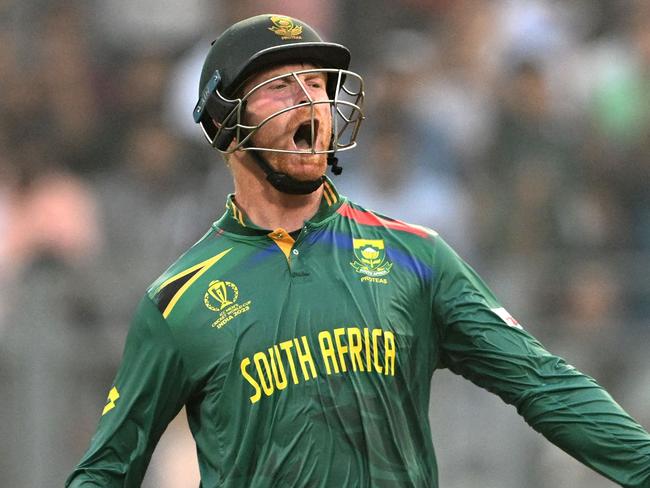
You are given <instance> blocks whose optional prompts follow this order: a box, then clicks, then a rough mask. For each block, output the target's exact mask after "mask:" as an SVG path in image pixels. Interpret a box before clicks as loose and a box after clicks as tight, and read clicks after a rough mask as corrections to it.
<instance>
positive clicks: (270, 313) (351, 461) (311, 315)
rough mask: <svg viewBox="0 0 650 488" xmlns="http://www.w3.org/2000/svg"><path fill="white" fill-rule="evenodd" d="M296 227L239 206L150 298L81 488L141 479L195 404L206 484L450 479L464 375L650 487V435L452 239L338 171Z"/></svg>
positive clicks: (429, 483) (396, 483)
mask: <svg viewBox="0 0 650 488" xmlns="http://www.w3.org/2000/svg"><path fill="white" fill-rule="evenodd" d="M293 236H295V239H294V237H293ZM293 236H292V234H289V233H287V232H286V231H285V230H283V229H274V230H269V229H260V228H258V227H256V226H255V225H254V224H253V223H252V222H250V221H249V220H248V219H247V217H246V215H245V214H244V213H243V212H242V210H241V209H239V208H238V207H237V206H236V204H235V200H234V199H233V198H232V197H230V198H229V200H228V204H227V209H226V213H225V214H224V216H223V217H222V218H221V219H220V220H219V221H217V222H216V223H215V224H214V225H213V226H212V228H211V229H210V231H209V232H208V233H207V234H206V235H205V236H204V237H203V238H202V239H201V240H200V241H199V242H198V243H197V244H195V245H194V246H193V247H192V248H191V249H190V250H189V251H188V252H187V253H185V254H184V255H183V256H182V257H181V258H180V259H179V260H178V261H177V262H176V263H175V264H173V265H172V266H171V267H170V268H169V269H168V270H167V271H166V272H165V273H164V274H163V275H162V276H161V277H160V278H159V279H158V280H157V281H156V282H155V283H154V284H153V285H152V286H151V287H150V288H149V290H148V291H147V294H146V296H145V297H144V298H143V300H142V302H141V303H140V305H139V308H138V310H137V312H136V316H135V319H134V321H133V324H132V327H131V330H130V333H129V336H128V338H127V342H126V346H125V351H124V357H123V362H122V365H121V367H120V369H119V372H118V374H117V377H116V379H115V382H114V385H112V387H111V389H110V392H109V395H108V400H107V403H106V406H105V408H104V411H103V413H102V417H101V420H100V423H99V427H98V430H97V433H96V434H95V436H94V437H93V439H92V441H91V446H90V448H89V450H88V451H87V453H86V455H85V456H84V458H83V459H82V461H81V463H80V464H79V465H78V466H77V468H76V470H75V471H74V472H73V474H72V475H71V476H70V478H69V480H68V486H71V487H80V486H102V487H118V486H120V487H122V486H128V487H134V486H139V484H140V483H141V480H142V478H143V476H144V472H145V470H146V467H147V464H148V462H149V459H150V457H151V454H152V452H153V449H154V447H155V445H156V442H157V441H158V439H159V437H160V436H161V434H162V433H163V431H164V429H165V427H166V425H167V423H168V422H169V421H170V420H171V419H172V418H173V417H174V416H175V415H176V414H177V413H178V412H179V410H180V409H181V408H182V407H183V406H186V409H187V415H188V421H189V426H190V429H191V431H192V434H193V436H194V439H195V441H196V446H197V452H198V459H199V467H200V472H201V479H202V483H201V486H202V487H203V488H216V487H232V488H240V487H244V486H246V487H249V486H250V487H270V486H277V487H342V486H345V487H436V486H437V466H436V460H435V455H434V449H433V445H432V441H431V434H430V429H429V421H428V408H429V393H430V391H429V390H430V380H431V376H432V374H433V372H434V370H436V369H437V368H449V369H451V370H452V371H454V372H456V373H459V374H462V375H463V376H465V377H467V378H468V379H470V380H471V381H473V382H475V383H476V384H478V385H480V386H482V387H484V388H486V389H488V390H490V391H492V392H494V393H496V394H498V395H499V396H500V397H501V398H502V399H503V400H504V401H505V402H507V403H509V404H512V405H515V406H516V408H517V409H518V411H519V412H520V413H521V414H522V415H523V416H524V417H525V419H526V421H527V422H528V423H529V424H530V425H531V426H533V427H534V428H535V429H537V430H538V431H540V432H542V433H543V434H544V435H545V436H547V437H548V438H549V439H550V440H551V441H552V442H554V443H556V444H557V445H558V446H560V447H561V448H563V449H565V450H566V451H567V452H569V453H570V454H571V455H573V456H575V457H576V458H578V459H579V460H581V461H582V462H584V463H585V464H587V465H588V466H591V467H592V468H594V469H595V470H597V471H599V472H600V473H602V474H604V475H605V476H607V477H609V478H610V479H612V480H614V481H617V482H618V483H620V484H622V485H624V486H629V487H650V436H648V434H647V433H646V432H645V431H644V430H643V429H642V427H640V426H639V425H638V424H637V423H636V422H634V421H633V420H632V419H631V418H630V417H629V416H628V415H627V414H626V413H625V412H624V411H623V410H622V409H621V408H620V407H619V406H618V405H617V404H616V403H615V402H614V401H613V400H612V399H611V398H610V397H609V395H608V394H607V393H606V392H604V391H603V390H602V388H600V387H599V386H598V385H597V384H596V383H595V381H594V380H592V379H591V378H589V377H587V376H585V375H583V374H581V373H580V372H578V371H576V370H575V369H574V368H573V367H571V366H570V365H568V364H566V363H565V362H564V361H563V360H562V359H560V358H558V357H555V356H553V355H551V354H549V353H548V352H547V351H545V350H544V348H543V347H542V346H541V345H540V344H539V343H538V342H537V341H536V340H535V339H534V338H533V337H531V336H530V335H529V334H528V333H527V332H526V331H525V330H523V329H522V328H521V327H520V326H519V324H518V323H517V322H516V321H515V320H514V319H513V318H512V317H511V316H510V315H509V314H508V313H507V312H506V311H505V309H504V308H503V307H502V306H501V305H500V304H499V303H498V302H497V300H496V299H495V298H494V296H493V295H492V293H491V292H490V291H489V289H488V288H487V287H486V286H485V284H484V283H483V282H482V281H481V280H480V278H479V277H478V276H477V275H476V274H475V273H474V271H472V269H471V268H470V267H469V266H468V265H466V264H465V263H464V262H463V261H462V260H461V259H460V258H459V257H458V256H457V255H456V254H455V253H454V251H453V250H451V249H450V248H449V247H448V246H447V245H446V244H445V242H444V241H443V240H442V239H441V238H440V237H439V236H438V235H437V234H436V233H435V232H433V231H431V230H429V229H426V228H423V227H419V226H415V225H409V224H405V223H403V222H400V221H397V220H393V219H390V218H387V217H383V216H381V215H378V214H376V213H373V212H371V211H367V210H365V209H363V208H361V207H359V206H357V205H355V204H352V203H351V202H350V201H348V200H347V199H345V198H344V197H342V196H340V195H339V194H338V193H337V192H336V191H335V189H334V187H333V186H332V185H331V183H330V182H329V181H328V182H326V183H325V184H324V190H323V199H322V203H321V206H320V209H319V211H318V212H317V214H316V215H315V216H314V217H313V218H312V219H311V220H309V221H307V222H306V223H305V225H304V227H303V228H302V229H301V231H300V232H299V234H297V235H296V234H293ZM441 414H444V413H441ZM443 448H444V447H443Z"/></svg>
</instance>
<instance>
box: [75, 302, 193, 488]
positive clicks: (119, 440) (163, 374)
mask: <svg viewBox="0 0 650 488" xmlns="http://www.w3.org/2000/svg"><path fill="white" fill-rule="evenodd" d="M189 391H190V386H189V381H188V375H187V372H186V369H185V365H184V362H183V358H182V357H181V354H180V352H179V350H178V348H177V345H176V342H175V341H174V337H173V335H172V332H171V330H170V328H169V326H168V324H167V322H166V321H165V320H164V319H163V317H162V316H161V314H160V312H159V311H158V309H157V308H156V306H155V305H154V304H153V303H152V302H151V301H150V299H149V298H148V297H146V296H145V298H143V299H142V301H141V302H140V305H139V306H138V309H137V311H136V315H135V317H134V320H133V322H132V324H131V328H130V330H129V334H128V336H127V339H126V344H125V347H124V355H123V358H122V363H121V365H120V368H119V371H118V373H117V376H116V378H115V382H114V384H113V385H112V387H111V389H110V391H109V393H108V398H107V401H106V406H105V407H104V409H103V412H102V416H101V418H100V421H99V425H98V427H97V431H96V433H95V435H94V436H93V438H92V440H91V441H90V447H89V449H88V451H87V452H86V453H85V455H84V456H83V458H82V459H81V461H80V463H79V464H78V465H77V467H76V468H75V470H74V471H73V473H72V474H71V475H70V477H69V478H68V480H67V483H66V487H69V488H81V487H83V488H88V487H103V488H106V487H108V488H112V487H136V486H140V484H141V482H142V479H143V477H144V474H145V471H146V469H147V466H148V464H149V460H150V459H151V454H152V452H153V450H154V447H155V445H156V443H157V442H158V440H159V439H160V436H161V435H162V433H163V432H164V430H165V428H166V427H167V425H168V423H169V422H170V421H171V420H172V419H173V418H174V417H175V416H176V414H177V413H178V412H179V411H180V409H181V407H182V406H183V404H184V403H185V401H186V399H187V397H188V395H189Z"/></svg>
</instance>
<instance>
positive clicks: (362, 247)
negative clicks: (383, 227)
mask: <svg viewBox="0 0 650 488" xmlns="http://www.w3.org/2000/svg"><path fill="white" fill-rule="evenodd" d="M352 247H353V248H354V256H355V257H356V258H357V260H356V261H353V262H351V263H350V265H351V266H352V267H353V268H354V270H355V271H356V272H357V273H361V274H364V275H366V276H370V277H373V278H376V277H379V276H384V275H387V274H388V273H390V270H391V268H392V267H393V263H391V262H390V261H386V249H385V246H384V240H383V239H355V238H353V239H352Z"/></svg>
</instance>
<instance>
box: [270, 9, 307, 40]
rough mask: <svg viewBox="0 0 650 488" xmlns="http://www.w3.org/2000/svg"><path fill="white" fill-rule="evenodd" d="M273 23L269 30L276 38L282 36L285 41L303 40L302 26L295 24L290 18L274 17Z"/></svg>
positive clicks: (272, 18)
mask: <svg viewBox="0 0 650 488" xmlns="http://www.w3.org/2000/svg"><path fill="white" fill-rule="evenodd" d="M271 22H272V23H273V27H269V30H270V31H271V32H273V33H274V34H275V35H276V36H280V37H281V38H282V40H283V41H288V40H291V39H302V35H301V34H302V26H301V25H298V24H294V23H293V20H291V19H290V18H289V17H280V16H277V15H274V16H273V17H271Z"/></svg>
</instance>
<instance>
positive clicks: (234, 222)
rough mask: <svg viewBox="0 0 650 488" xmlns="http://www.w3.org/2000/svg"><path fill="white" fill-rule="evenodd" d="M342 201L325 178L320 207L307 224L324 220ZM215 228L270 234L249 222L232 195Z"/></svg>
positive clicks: (255, 234) (259, 234)
mask: <svg viewBox="0 0 650 488" xmlns="http://www.w3.org/2000/svg"><path fill="white" fill-rule="evenodd" d="M344 200H345V197H342V196H341V195H339V193H338V192H337V191H336V188H335V187H334V185H333V184H332V181H331V180H330V179H329V178H327V177H325V181H324V182H323V197H322V198H321V202H320V206H319V207H318V211H317V212H316V214H315V215H314V216H313V217H312V218H311V219H309V220H308V222H310V223H318V222H321V221H323V220H325V219H326V218H327V217H329V216H330V215H332V214H334V212H336V211H337V210H338V208H339V207H340V206H341V204H342V203H343V201H344ZM215 226H216V227H218V228H219V229H222V230H224V231H226V232H233V233H235V234H241V235H249V236H261V235H268V234H269V233H270V232H272V230H269V229H263V228H261V227H258V226H256V225H255V224H254V223H253V222H251V221H250V219H249V218H248V216H247V215H246V213H245V212H244V211H243V210H242V209H240V208H239V207H238V206H237V204H236V203H235V195H234V194H230V195H228V200H227V201H226V212H225V213H224V214H223V215H222V216H221V218H220V219H219V220H217V221H216V222H215Z"/></svg>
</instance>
